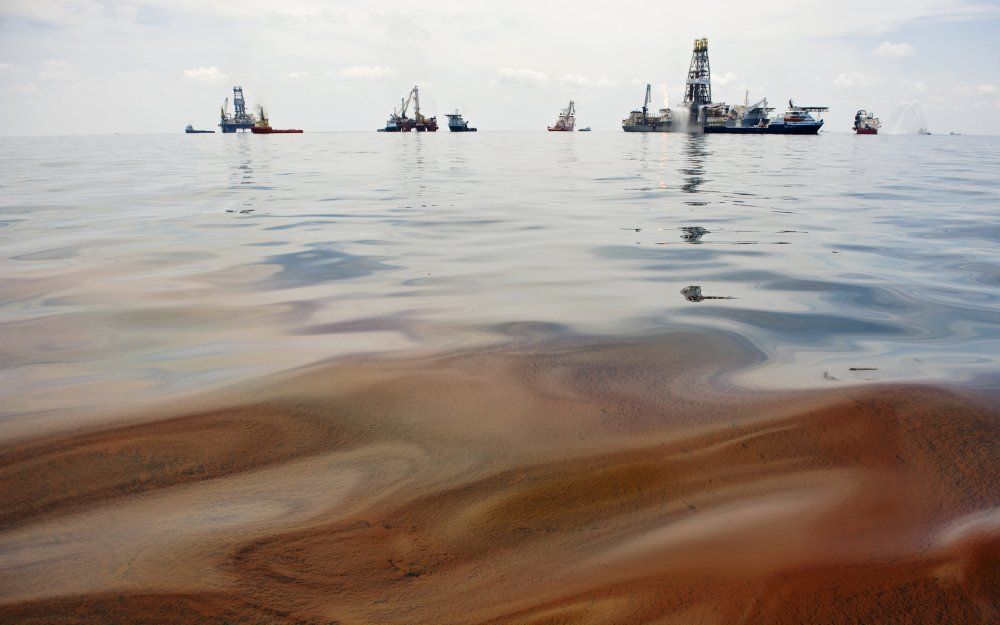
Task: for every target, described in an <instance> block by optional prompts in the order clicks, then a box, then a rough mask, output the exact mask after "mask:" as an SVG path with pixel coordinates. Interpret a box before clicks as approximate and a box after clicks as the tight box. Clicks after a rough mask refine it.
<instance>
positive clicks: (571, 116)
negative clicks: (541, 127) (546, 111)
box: [549, 100, 576, 132]
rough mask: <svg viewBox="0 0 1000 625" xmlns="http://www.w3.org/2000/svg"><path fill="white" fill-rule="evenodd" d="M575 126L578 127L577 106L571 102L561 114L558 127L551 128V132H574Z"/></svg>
mask: <svg viewBox="0 0 1000 625" xmlns="http://www.w3.org/2000/svg"><path fill="white" fill-rule="evenodd" d="M574 126H576V105H575V104H574V103H573V100H570V101H569V106H567V107H566V108H564V109H563V110H562V111H561V112H560V113H559V119H557V120H556V125H555V126H549V132H573V127H574Z"/></svg>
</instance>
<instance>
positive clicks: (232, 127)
mask: <svg viewBox="0 0 1000 625" xmlns="http://www.w3.org/2000/svg"><path fill="white" fill-rule="evenodd" d="M219 127H220V128H222V132H223V134H230V133H233V132H238V131H240V130H244V131H246V130H250V129H252V128H253V122H247V123H242V122H240V123H237V122H224V123H222V124H219Z"/></svg>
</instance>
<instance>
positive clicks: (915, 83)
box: [896, 78, 927, 91]
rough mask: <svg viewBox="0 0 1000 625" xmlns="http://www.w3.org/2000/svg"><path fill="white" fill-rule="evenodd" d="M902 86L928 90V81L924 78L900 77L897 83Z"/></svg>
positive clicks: (916, 89)
mask: <svg viewBox="0 0 1000 625" xmlns="http://www.w3.org/2000/svg"><path fill="white" fill-rule="evenodd" d="M896 84H898V85H899V86H900V88H902V89H907V90H909V91H927V83H925V82H923V81H922V80H910V79H908V78H900V79H899V81H897V83H896Z"/></svg>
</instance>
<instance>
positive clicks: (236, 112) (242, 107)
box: [219, 87, 257, 132]
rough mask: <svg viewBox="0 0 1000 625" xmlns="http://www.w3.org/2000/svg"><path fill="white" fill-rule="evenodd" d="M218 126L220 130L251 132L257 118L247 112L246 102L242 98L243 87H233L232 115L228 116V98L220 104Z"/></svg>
mask: <svg viewBox="0 0 1000 625" xmlns="http://www.w3.org/2000/svg"><path fill="white" fill-rule="evenodd" d="M220 117H221V119H220V120H219V128H222V132H238V131H240V130H242V131H243V132H251V131H252V129H253V127H254V124H256V123H257V118H256V117H254V116H253V114H252V113H247V103H246V100H244V99H243V87H233V115H232V117H230V116H229V98H226V101H225V102H224V103H223V104H222V111H221V114H220Z"/></svg>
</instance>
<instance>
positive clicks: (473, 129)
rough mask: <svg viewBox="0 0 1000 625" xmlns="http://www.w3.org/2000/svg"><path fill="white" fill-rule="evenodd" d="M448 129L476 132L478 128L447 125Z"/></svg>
mask: <svg viewBox="0 0 1000 625" xmlns="http://www.w3.org/2000/svg"><path fill="white" fill-rule="evenodd" d="M448 130H450V131H452V132H477V131H478V130H479V129H478V128H465V127H461V128H453V127H451V126H448Z"/></svg>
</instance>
